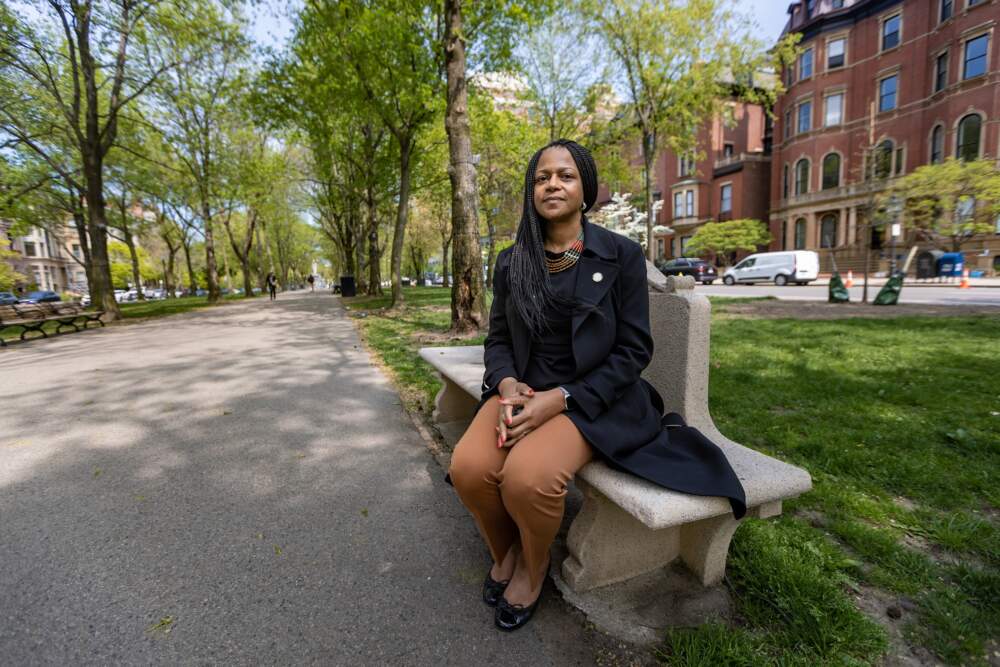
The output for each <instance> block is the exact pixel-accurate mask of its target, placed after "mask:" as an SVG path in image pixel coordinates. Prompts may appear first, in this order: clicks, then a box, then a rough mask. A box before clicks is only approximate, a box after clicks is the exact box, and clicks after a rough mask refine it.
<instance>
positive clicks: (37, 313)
mask: <svg viewBox="0 0 1000 667" xmlns="http://www.w3.org/2000/svg"><path fill="white" fill-rule="evenodd" d="M103 314H104V311H100V310H91V311H87V310H84V309H83V307H82V306H80V304H78V303H73V302H70V301H58V302H55V303H16V304H13V305H9V306H0V331H3V330H5V329H8V328H14V327H17V328H20V329H21V340H27V338H26V336H27V334H28V333H30V332H32V331H37V332H38V333H40V334H41V335H42V337H43V338H48V334H47V333H46V332H45V330H44V329H43V328H42V327H43V326H44V325H45V324H47V323H48V322H56V323H57V326H56V333H61V332H62V329H63V327H66V328H72V329H73V331H80V330H81V329H86V328H87V327H88V326H90V323H91V322H96V323H97V324H100V325H101V326H102V327H103V326H104V322H102V321H101V315H103ZM6 345H7V343H6V342H5V341H4V340H3V338H0V346H6Z"/></svg>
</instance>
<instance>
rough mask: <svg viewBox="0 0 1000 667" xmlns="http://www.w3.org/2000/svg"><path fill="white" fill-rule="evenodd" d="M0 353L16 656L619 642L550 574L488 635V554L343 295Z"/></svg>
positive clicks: (207, 655)
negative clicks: (567, 600) (484, 590)
mask: <svg viewBox="0 0 1000 667" xmlns="http://www.w3.org/2000/svg"><path fill="white" fill-rule="evenodd" d="M0 357H2V361H3V370H2V371H0V374H2V377H3V382H0V402H2V403H3V405H4V407H5V408H6V409H5V410H4V411H3V414H0V516H2V517H3V519H2V521H3V526H2V530H0V554H3V556H2V558H0V609H2V610H3V611H2V614H3V622H2V623H0V656H3V659H4V662H6V663H9V664H120V663H128V664H195V663H197V664H204V663H213V664H305V663H316V664H334V665H375V664H378V665H463V666H464V665H481V664H501V665H508V664H510V665H532V666H534V665H592V664H595V663H596V662H597V661H598V657H603V658H605V659H608V658H612V659H613V658H614V656H615V655H620V654H621V653H622V650H621V649H620V648H619V644H618V642H612V641H611V640H608V639H607V638H605V637H603V636H602V635H598V634H596V633H595V632H593V631H591V630H588V629H586V628H585V627H584V624H583V621H582V620H581V616H580V615H579V614H578V613H576V612H575V611H571V610H569V608H568V607H567V606H566V605H565V604H564V603H563V602H562V601H561V599H560V598H559V595H558V593H555V591H554V590H553V589H551V588H550V589H549V591H547V592H546V596H547V599H546V600H545V601H544V602H543V605H542V607H541V609H540V611H539V613H538V615H537V617H536V618H535V619H534V620H533V621H532V623H531V625H530V626H529V627H528V628H525V629H524V630H521V631H519V632H517V633H514V634H511V635H508V634H503V633H500V632H499V631H497V630H496V629H495V628H494V627H493V616H492V610H491V609H489V608H488V607H486V606H485V605H484V604H483V603H482V601H481V599H480V586H481V583H482V579H483V575H484V574H485V572H486V568H487V567H488V565H489V557H488V553H487V551H486V548H485V547H484V546H483V543H482V541H481V540H480V538H479V535H478V533H477V531H476V528H475V525H474V523H473V521H472V519H471V517H470V516H469V515H468V512H467V511H466V510H465V508H464V507H463V506H462V505H461V503H460V502H459V501H458V499H457V497H456V495H455V493H454V492H453V490H452V489H451V487H449V486H447V485H446V484H445V483H444V480H443V477H444V471H442V470H441V468H440V467H439V466H438V465H437V463H435V462H434V460H433V458H432V457H431V455H430V453H429V452H428V450H427V449H426V447H425V445H424V443H423V441H422V440H421V438H420V436H419V435H418V434H417V432H416V431H415V429H414V427H413V424H412V422H411V421H410V420H409V418H408V417H407V415H406V414H405V412H404V411H403V409H402V407H401V406H400V404H399V397H398V395H397V394H396V392H395V391H394V389H393V388H392V386H391V385H390V383H389V382H388V380H387V379H386V378H385V377H384V376H383V375H382V374H381V373H380V372H379V370H378V369H377V367H376V366H374V365H373V364H372V360H371V359H370V357H369V356H368V354H367V353H366V352H365V350H364V348H363V347H362V346H361V344H360V342H359V340H358V337H357V335H356V332H355V330H354V327H353V325H352V323H351V322H350V321H349V320H348V318H347V317H346V315H345V313H344V311H343V310H342V309H341V307H340V305H339V299H337V298H336V297H332V296H329V295H327V294H320V293H316V294H310V293H290V294H283V295H281V296H280V297H279V298H278V301H276V302H274V303H270V302H268V301H266V300H264V299H256V300H254V301H253V302H248V303H240V304H234V305H230V306H227V307H226V308H216V309H208V310H202V311H197V312H192V313H188V314H184V315H178V316H174V317H168V318H163V319H159V320H155V321H150V322H145V323H141V324H135V325H132V326H123V327H111V328H108V329H97V330H90V331H87V332H82V333H78V334H73V335H69V336H62V337H58V338H55V339H52V340H43V341H39V342H36V343H30V344H26V345H12V346H11V347H10V348H7V349H6V350H5V351H3V352H0ZM547 586H551V583H549V584H547ZM635 657H636V656H634V655H633V656H631V658H632V659H633V660H634V659H635ZM627 662H628V661H626V663H627ZM613 664H623V663H613Z"/></svg>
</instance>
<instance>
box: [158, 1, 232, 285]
mask: <svg viewBox="0 0 1000 667" xmlns="http://www.w3.org/2000/svg"><path fill="white" fill-rule="evenodd" d="M213 10H215V11H218V9H216V8H214V7H213ZM213 19H214V20H213V21H212V23H213V25H214V34H213V35H212V40H211V42H209V43H208V44H205V43H202V42H200V41H193V40H191V39H188V38H187V35H185V34H170V35H168V36H166V37H165V38H164V39H163V46H162V48H163V49H164V51H165V52H166V53H168V54H169V55H168V57H169V58H171V59H173V60H174V61H176V62H178V63H180V65H179V66H178V67H175V68H173V69H172V70H171V71H170V72H168V73H167V74H166V75H165V76H163V77H161V80H160V81H159V82H158V83H157V85H156V86H155V93H156V105H155V106H154V107H152V108H151V109H150V116H151V117H152V118H153V119H154V121H153V122H154V124H155V125H156V127H157V128H158V129H159V130H160V131H161V132H162V133H163V136H164V140H165V143H166V145H167V146H168V147H169V148H170V150H171V151H172V153H173V157H174V159H175V160H176V162H177V163H178V164H179V165H180V166H181V168H182V169H183V170H184V171H185V172H186V175H187V178H188V179H189V181H190V184H191V190H192V192H193V194H194V195H195V199H194V201H190V202H187V204H188V205H189V206H190V210H191V211H192V212H193V213H194V214H195V215H196V216H197V218H198V221H199V222H200V226H201V234H202V236H203V237H204V240H205V270H206V278H207V281H208V301H209V302H210V303H214V302H217V301H218V300H219V299H220V298H221V292H220V288H219V276H218V267H217V261H216V256H215V253H216V245H215V222H216V218H217V217H218V216H220V215H224V214H227V213H231V211H227V205H228V204H229V202H228V201H227V200H226V199H225V197H224V193H223V192H222V190H223V188H224V179H225V169H226V165H225V163H224V155H225V154H226V151H227V150H228V147H227V146H226V141H227V140H228V138H229V137H228V135H229V134H230V133H231V132H233V131H234V128H235V127H237V126H240V125H242V124H243V118H242V117H240V116H239V106H238V98H239V95H240V94H241V93H242V92H243V90H244V89H245V88H246V85H247V79H246V78H245V76H244V75H243V72H242V71H241V70H240V67H241V65H243V64H244V63H245V59H246V57H247V55H248V48H249V44H248V42H247V40H246V38H245V36H244V34H243V33H244V29H243V26H242V25H241V23H240V20H241V17H239V16H238V15H237V16H235V17H228V18H227V17H225V16H223V15H221V14H218V15H216V16H213Z"/></svg>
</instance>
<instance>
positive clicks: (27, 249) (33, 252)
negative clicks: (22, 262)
mask: <svg viewBox="0 0 1000 667" xmlns="http://www.w3.org/2000/svg"><path fill="white" fill-rule="evenodd" d="M24 256H25V257H38V250H37V249H36V248H35V244H34V242H33V241H25V242H24Z"/></svg>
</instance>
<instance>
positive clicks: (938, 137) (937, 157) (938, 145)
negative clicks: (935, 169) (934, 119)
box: [931, 125, 944, 164]
mask: <svg viewBox="0 0 1000 667" xmlns="http://www.w3.org/2000/svg"><path fill="white" fill-rule="evenodd" d="M942 160H944V126H943V125H937V126H935V128H934V129H933V130H932V131H931V164H940V163H941V161H942Z"/></svg>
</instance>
